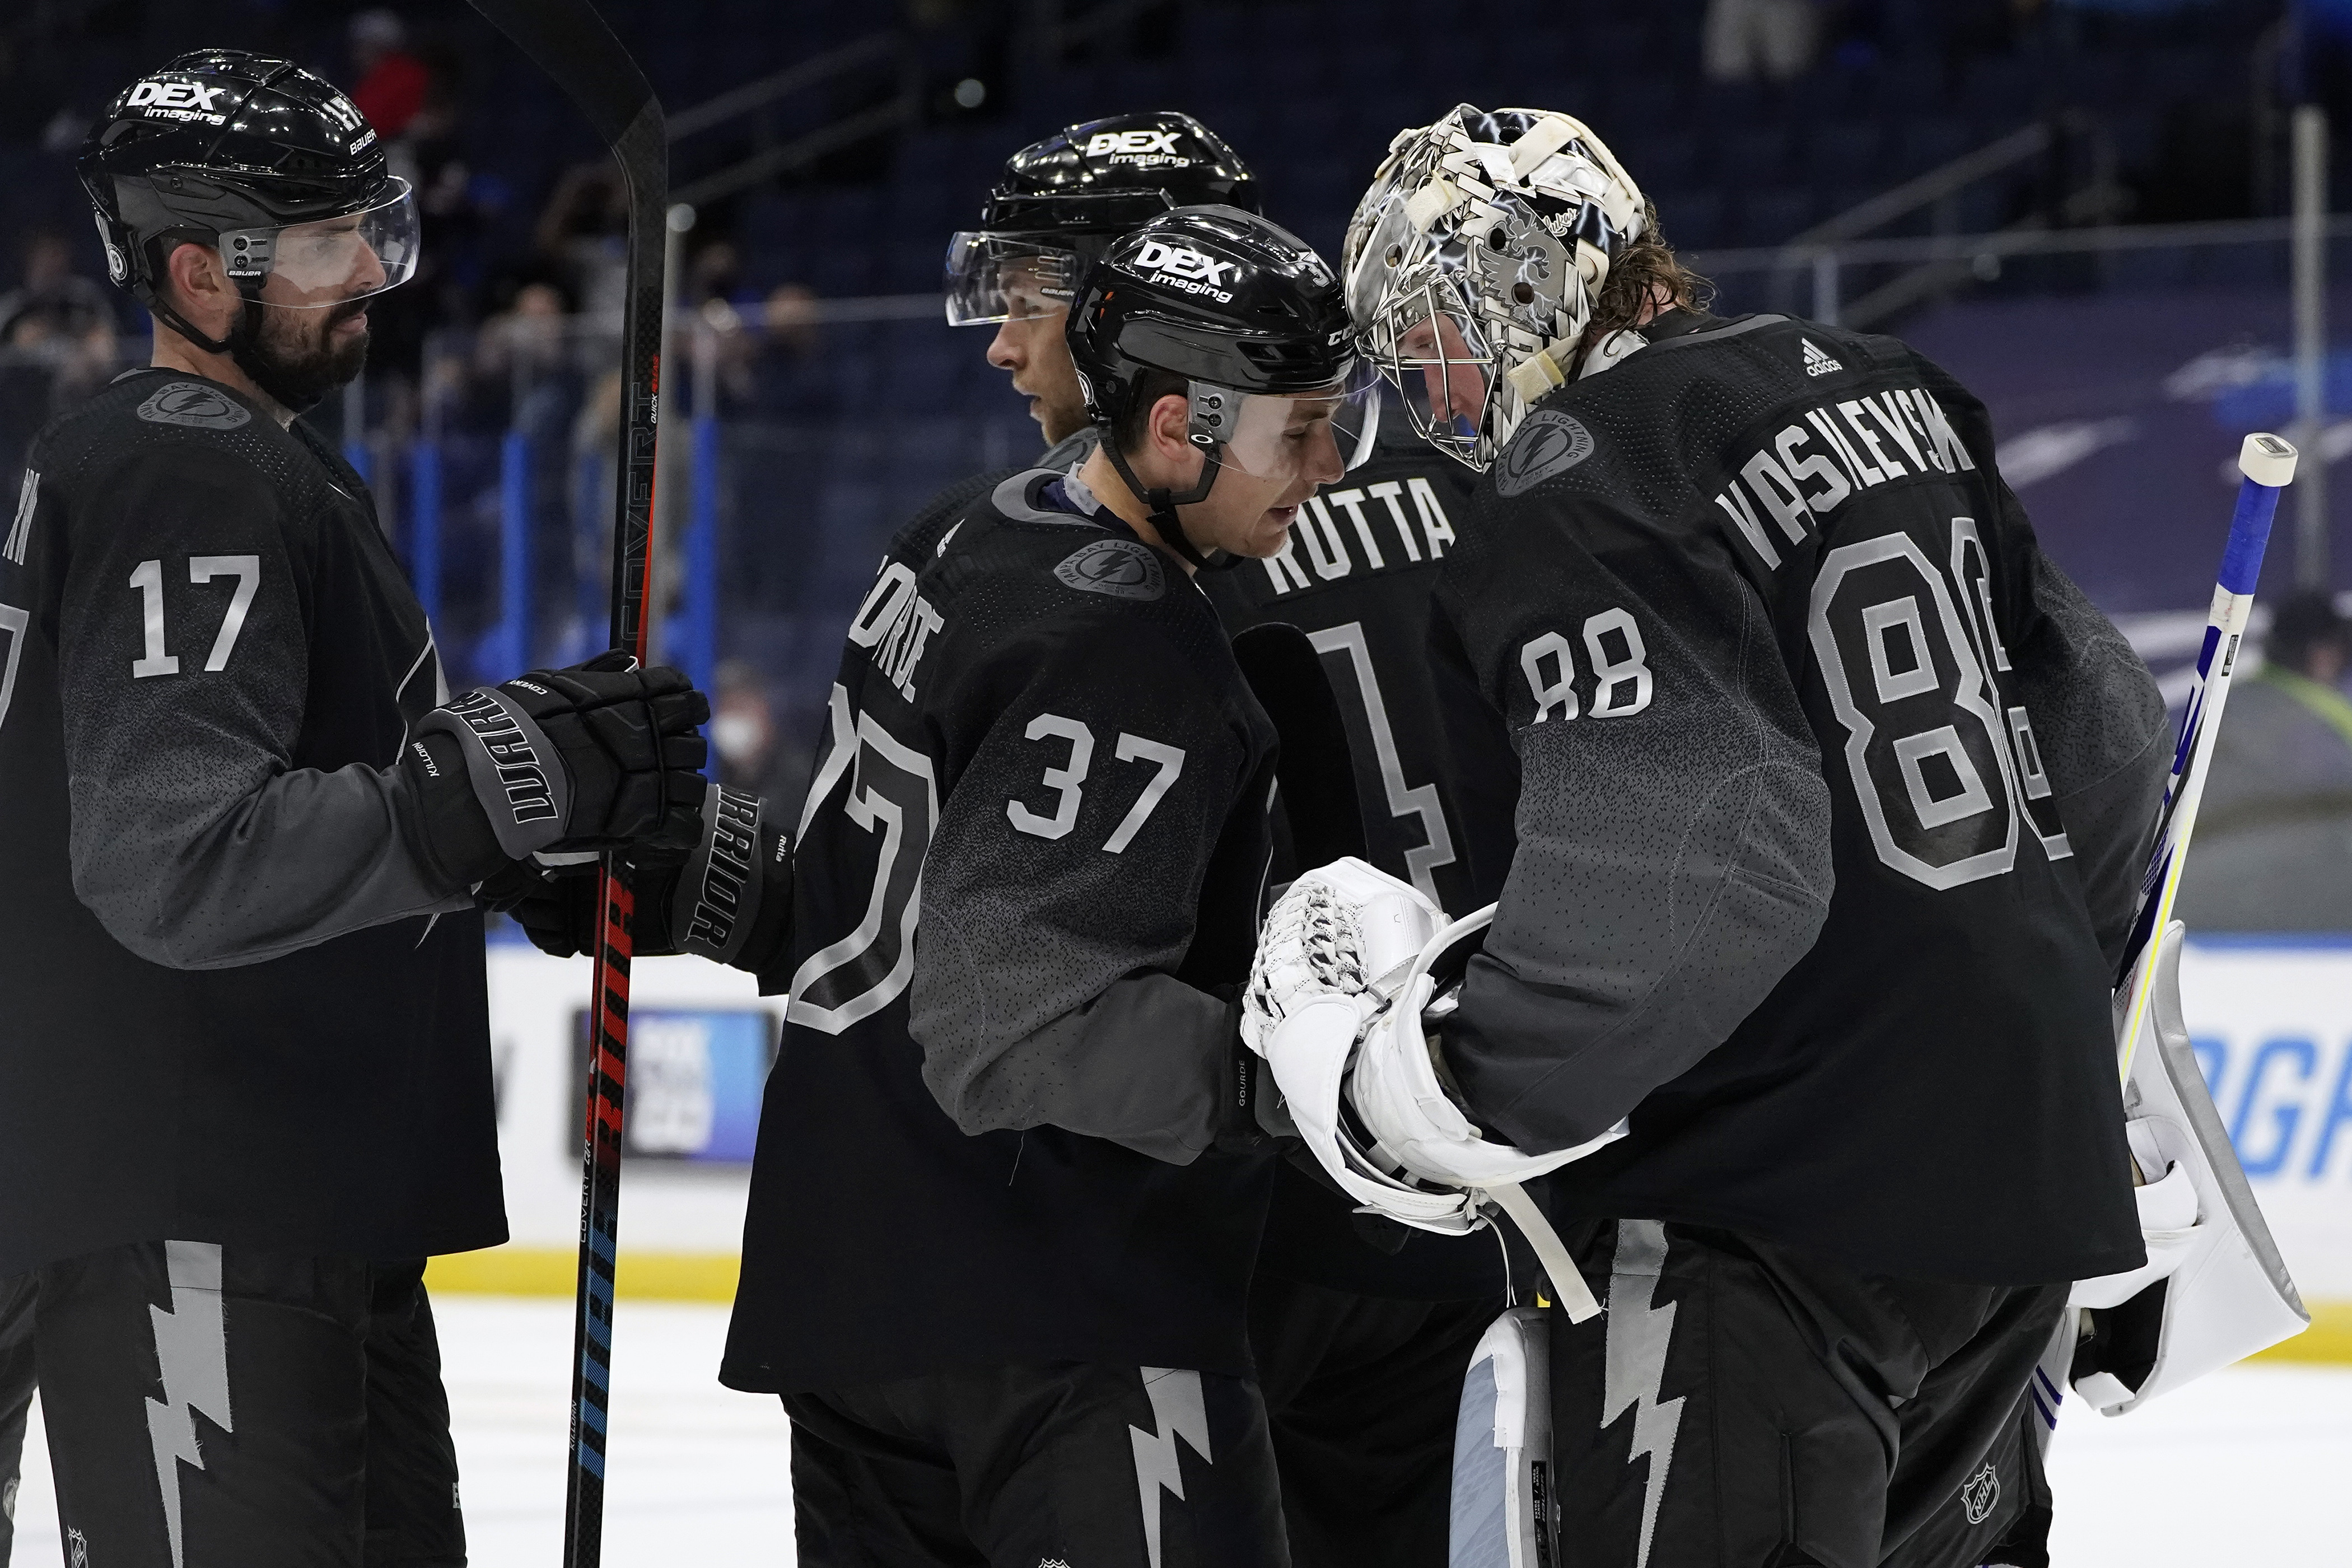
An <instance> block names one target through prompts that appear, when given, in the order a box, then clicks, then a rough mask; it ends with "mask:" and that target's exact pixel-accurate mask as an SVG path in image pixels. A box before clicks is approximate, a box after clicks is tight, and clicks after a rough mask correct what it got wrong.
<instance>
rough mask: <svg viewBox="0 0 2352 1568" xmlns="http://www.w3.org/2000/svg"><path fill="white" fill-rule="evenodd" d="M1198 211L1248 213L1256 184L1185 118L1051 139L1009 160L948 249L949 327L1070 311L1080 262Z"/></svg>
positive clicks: (1117, 121) (1143, 119)
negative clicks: (1166, 219) (1184, 212)
mask: <svg viewBox="0 0 2352 1568" xmlns="http://www.w3.org/2000/svg"><path fill="white" fill-rule="evenodd" d="M1205 204H1218V205H1225V206H1233V207H1239V208H1241V209H1243V210H1244V211H1245V212H1252V213H1255V212H1256V211H1257V210H1258V201H1257V182H1256V179H1255V177H1254V176H1253V175H1252V174H1250V171H1249V166H1248V165H1247V164H1245V163H1243V162H1242V161H1241V159H1240V157H1239V156H1237V155H1236V154H1235V153H1234V150H1233V149H1232V148H1231V147H1228V146H1226V145H1225V143H1224V142H1223V140H1221V139H1220V138H1219V137H1218V136H1217V135H1216V133H1215V132H1212V131H1211V130H1210V129H1209V128H1208V127H1207V126H1205V125H1202V123H1201V122H1200V121H1197V120H1195V119H1193V118H1192V116H1191V115H1189V114H1177V113H1172V112H1168V111H1164V110H1163V111H1160V112H1157V113H1151V114H1122V115H1118V116H1114V117H1113V118H1111V119H1108V120H1094V121H1087V123H1086V124H1083V125H1073V126H1070V127H1069V128H1068V129H1066V130H1064V131H1059V132H1055V133H1054V134H1053V135H1051V136H1048V137H1046V138H1045V140H1044V141H1043V142H1035V143H1033V144H1032V145H1030V146H1027V147H1024V148H1023V149H1022V150H1021V151H1020V152H1018V153H1014V154H1013V156H1012V158H1011V159H1010V160H1008V161H1007V162H1006V163H1005V165H1004V173H1003V177H1002V178H1000V179H999V180H998V181H997V184H996V188H995V189H994V190H992V191H991V192H990V193H989V196H988V201H987V204H986V205H984V206H982V208H981V214H980V227H978V228H977V229H967V230H965V231H963V232H961V233H960V234H958V235H956V236H955V237H954V238H953V239H951V240H950V241H949V242H948V260H947V310H948V322H949V324H950V326H959V327H962V326H980V325H984V324H987V323H990V322H995V321H1020V320H1024V319H1026V318H1028V317H1032V316H1044V315H1050V314H1051V313H1053V312H1054V311H1055V310H1067V309H1068V308H1069V305H1070V301H1071V300H1072V299H1073V298H1075V297H1076V291H1077V285H1078V280H1079V279H1080V277H1081V276H1082V275H1083V274H1084V273H1085V270H1086V266H1087V262H1089V261H1091V260H1093V259H1094V258H1096V257H1097V256H1099V255H1101V254H1102V252H1103V251H1104V249H1105V248H1106V247H1108V246H1109V244H1110V243H1111V241H1113V240H1114V239H1117V238H1118V237H1119V236H1120V235H1123V234H1125V233H1127V232H1128V231H1129V230H1130V229H1135V228H1139V227H1141V226H1143V225H1144V224H1147V223H1149V222H1150V221H1151V220H1152V219H1153V218H1155V217H1158V216H1160V215H1161V214H1163V213H1166V212H1169V211H1171V210H1172V209H1174V208H1176V207H1181V206H1195V205H1205Z"/></svg>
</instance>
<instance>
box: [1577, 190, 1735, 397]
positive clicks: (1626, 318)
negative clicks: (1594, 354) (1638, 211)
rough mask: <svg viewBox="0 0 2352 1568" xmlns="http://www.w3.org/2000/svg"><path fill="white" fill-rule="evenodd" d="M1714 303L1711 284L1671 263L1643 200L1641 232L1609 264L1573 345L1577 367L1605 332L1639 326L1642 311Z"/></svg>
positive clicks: (1652, 207)
mask: <svg viewBox="0 0 2352 1568" xmlns="http://www.w3.org/2000/svg"><path fill="white" fill-rule="evenodd" d="M1714 298H1715V285H1714V284H1713V283H1710V282H1709V281H1707V280H1706V279H1705V278H1702V277H1700V276H1699V275H1698V274H1697V273H1696V272H1693V271H1692V270H1691V269H1690V268H1687V267H1685V266H1684V265H1683V264H1682V263H1681V262H1680V261H1678V260H1676V259H1675V247H1673V246H1672V245H1670V244H1668V243H1667V241H1666V234H1665V230H1664V228H1662V227H1660V226H1659V224H1658V208H1657V205H1656V204H1655V203H1654V202H1650V201H1647V200H1644V201H1643V204H1642V232H1641V234H1640V236H1639V237H1636V238H1635V239H1634V241H1633V244H1631V245H1629V246H1627V247H1625V248H1624V249H1623V250H1621V251H1619V252H1618V253H1617V259H1616V260H1615V261H1613V262H1612V263H1611V264H1610V267H1609V276H1608V278H1607V279H1605V280H1604V281H1603V282H1602V283H1601V294H1600V297H1599V298H1598V299H1596V300H1593V301H1592V319H1591V321H1589V322H1587V323H1586V325H1585V329H1584V341H1583V342H1581V343H1580V344H1579V345H1578V346H1577V355H1576V357H1577V363H1578V364H1579V365H1581V364H1582V363H1583V362H1584V356H1585V355H1586V354H1587V353H1590V352H1591V349H1592V345H1593V344H1595V343H1597V342H1601V341H1602V340H1603V339H1605V338H1607V337H1608V336H1609V334H1610V333H1612V332H1614V331H1620V330H1622V329H1623V328H1626V327H1632V326H1638V325H1640V324H1641V321H1642V320H1643V314H1644V313H1645V312H1648V313H1652V314H1654V313H1655V311H1654V310H1653V309H1652V307H1653V306H1654V307H1655V308H1656V310H1667V309H1680V310H1700V309H1703V308H1704V307H1705V306H1706V304H1707V302H1708V301H1709V300H1713V299H1714Z"/></svg>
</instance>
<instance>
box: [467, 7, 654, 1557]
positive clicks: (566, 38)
mask: <svg viewBox="0 0 2352 1568" xmlns="http://www.w3.org/2000/svg"><path fill="white" fill-rule="evenodd" d="M473 5H474V8H475V9H476V10H478V11H479V12H480V13H481V14H482V15H483V16H486V17H488V19H489V20H490V22H491V23H492V24H494V25H495V26H497V27H498V29H499V31H500V32H502V33H504V34H505V35H506V36H507V37H509V38H511V39H513V40H514V42H515V44H516V46H517V47H520V49H521V50H522V52H523V53H524V54H526V55H528V56H530V58H531V60H532V61H533V62H534V63H535V64H537V65H538V66H539V68H541V70H544V71H545V72H547V74H548V75H549V76H551V77H552V78H554V79H555V81H556V84H557V85H558V86H560V87H562V89H563V90H564V92H565V93H566V94H567V95H568V96H569V97H570V98H571V100H572V102H573V103H575V104H577V105H579V107H580V110H581V112H582V113H583V114H585V115H586V116H587V117H588V122H589V123H590V124H591V125H593V127H594V128H595V131H596V134H597V135H598V136H599V137H600V138H602V139H603V141H604V145H605V146H606V147H608V148H610V149H611V150H612V153H613V158H614V162H616V163H619V164H620V166H621V178H622V181H623V183H624V188H625V191H626V194H627V196H628V206H629V259H628V296H627V301H626V304H625V307H624V310H623V315H622V320H621V397H622V401H621V446H620V453H619V462H618V466H617V468H616V471H615V476H614V487H613V488H614V526H613V622H612V637H613V644H612V646H613V647H615V648H617V649H620V650H622V651H625V652H626V653H628V654H629V655H631V656H632V657H633V658H635V659H636V660H637V662H638V663H640V664H643V663H644V662H645V659H646V592H647V587H648V581H649V579H650V577H651V575H652V570H653V559H652V556H653V511H654V420H655V415H656V399H657V398H658V395H659V394H660V391H661V331H662V245H663V239H664V236H665V234H666V232H667V216H668V212H667V209H668V203H669V146H668V137H667V132H666V131H665V129H664V125H663V120H662V106H661V100H659V99H657V98H656V97H655V96H654V89H653V87H652V85H651V84H650V83H648V82H647V81H646V78H645V73H644V72H643V71H640V70H639V69H638V68H637V66H636V62H635V60H632V59H631V58H629V52H628V50H626V49H625V48H623V47H621V41H620V40H619V39H618V38H616V37H614V36H613V30H612V28H610V27H609V26H605V24H604V18H603V17H602V16H598V15H597V14H596V9H595V7H594V6H593V5H590V4H588V0H473ZM597 892H598V895H599V898H598V907H599V908H601V909H602V910H604V920H603V931H602V934H601V936H600V938H599V940H598V942H597V943H596V970H595V980H594V984H593V990H592V991H591V993H590V995H591V997H592V999H593V1004H594V1005H593V1020H594V1021H593V1023H592V1024H591V1026H590V1028H591V1031H592V1034H593V1041H592V1045H591V1048H590V1051H589V1058H588V1092H587V1095H586V1107H587V1116H586V1129H585V1133H584V1136H583V1144H582V1152H581V1179H580V1279H579V1289H578V1295H577V1302H578V1310H577V1313H576V1316H575V1320H574V1323H573V1329H572V1470H571V1480H570V1484H569V1486H568V1487H567V1489H566V1491H565V1495H564V1503H563V1561H564V1563H565V1564H566V1565H567V1568H596V1564H597V1563H599V1562H601V1561H602V1559H603V1557H604V1435H605V1426H606V1406H607V1404H608V1402H609V1400H610V1398H611V1393H612V1378H611V1371H612V1361H613V1272H614V1264H615V1261H616V1258H617V1255H618V1247H619V1236H620V1207H621V1116H622V1108H623V1098H622V1090H623V1086H624V1085H625V1082H626V1079H627V1068H628V1054H629V955H630V950H631V935H630V920H631V915H632V913H633V912H634V910H635V900H634V898H633V896H632V894H631V892H630V889H629V880H628V877H627V875H626V873H625V869H624V868H623V865H622V862H621V858H620V857H619V856H617V855H607V856H606V857H605V858H604V867H603V868H602V870H601V871H600V872H599V874H598V879H597Z"/></svg>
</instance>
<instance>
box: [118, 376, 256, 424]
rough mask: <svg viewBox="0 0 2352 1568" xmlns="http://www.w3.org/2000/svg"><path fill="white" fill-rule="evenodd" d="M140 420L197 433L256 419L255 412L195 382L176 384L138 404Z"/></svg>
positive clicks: (176, 382)
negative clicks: (178, 427)
mask: <svg viewBox="0 0 2352 1568" xmlns="http://www.w3.org/2000/svg"><path fill="white" fill-rule="evenodd" d="M139 417H140V418H142V419H144V420H146V421H147V422H148V423H149V424H151V425H185V426H189V427H190V428H191V429H196V430H234V429H236V427H237V426H240V425H244V424H247V423H248V422H249V421H250V420H251V419H252V418H253V411H252V410H251V409H249V408H247V407H246V406H245V405H243V404H241V403H233V402H231V401H230V400H229V399H227V398H226V397H224V396H222V395H220V394H219V393H217V392H215V391H214V390H213V389H212V388H211V387H209V386H205V385H202V384H199V383H196V382H193V381H175V382H173V383H172V384H170V385H168V386H166V387H163V389H162V390H161V391H158V392H157V393H155V394H154V395H152V396H151V397H149V398H148V399H147V401H146V402H144V403H142V404H141V405H139Z"/></svg>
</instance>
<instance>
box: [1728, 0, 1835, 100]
mask: <svg viewBox="0 0 2352 1568" xmlns="http://www.w3.org/2000/svg"><path fill="white" fill-rule="evenodd" d="M1821 33H1822V16H1821V11H1820V7H1819V6H1818V5H1817V4H1816V0H1707V7H1706V24H1705V28H1704V31H1703V32H1702V33H1701V35H1700V40H1699V64H1700V68H1701V69H1703V70H1704V71H1706V76H1707V79H1708V80H1710V81H1753V80H1754V79H1757V78H1758V77H1763V78H1766V79H1769V80H1772V81H1787V80H1789V79H1790V78H1792V77H1799V76H1802V75H1803V74H1804V73H1805V72H1806V71H1807V70H1809V69H1811V67H1812V63H1813V55H1814V51H1815V50H1816V49H1818V48H1819V47H1820V46H1821Z"/></svg>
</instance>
